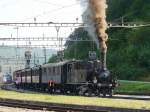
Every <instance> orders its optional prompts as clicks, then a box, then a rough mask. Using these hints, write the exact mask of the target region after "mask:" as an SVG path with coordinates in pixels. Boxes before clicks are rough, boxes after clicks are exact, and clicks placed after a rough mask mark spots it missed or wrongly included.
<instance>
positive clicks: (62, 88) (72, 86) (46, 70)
mask: <svg viewBox="0 0 150 112" xmlns="http://www.w3.org/2000/svg"><path fill="white" fill-rule="evenodd" d="M101 65H102V63H101V62H100V61H99V60H95V61H81V60H67V61H62V62H59V63H51V64H45V65H40V66H36V67H33V68H28V69H22V70H18V71H15V72H14V74H13V76H14V79H15V83H16V86H17V87H18V88H28V89H36V90H42V91H48V92H50V93H55V92H59V93H63V94H77V95H89V96H90V95H96V96H100V95H102V96H106V95H109V96H112V95H113V90H114V88H115V86H116V79H115V78H114V76H113V75H112V74H111V73H110V72H109V71H108V70H102V69H101Z"/></svg>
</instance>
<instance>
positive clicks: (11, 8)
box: [0, 0, 82, 45]
mask: <svg viewBox="0 0 150 112" xmlns="http://www.w3.org/2000/svg"><path fill="white" fill-rule="evenodd" d="M0 14H1V16H0V23H3V22H34V18H36V22H76V18H78V19H79V20H78V22H82V17H81V15H82V7H81V6H80V3H79V2H77V0H0ZM73 30H74V29H73V28H60V31H59V36H61V37H68V36H69V34H70V33H71V32H72V31H73ZM56 35H57V32H56V28H29V27H28V28H21V27H19V29H18V37H19V38H21V37H43V36H45V37H56ZM9 37H17V29H16V28H15V27H6V26H0V38H9ZM2 44H4V45H16V44H17V42H7V41H5V42H4V41H0V45H2ZM25 44H28V42H18V45H25ZM31 44H32V45H36V44H37V45H39V44H41V45H45V44H49V45H53V44H54V45H55V44H58V43H57V42H31Z"/></svg>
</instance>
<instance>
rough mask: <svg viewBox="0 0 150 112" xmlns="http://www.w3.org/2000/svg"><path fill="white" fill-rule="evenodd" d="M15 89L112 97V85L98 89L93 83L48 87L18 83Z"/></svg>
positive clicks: (47, 85) (43, 84)
mask: <svg viewBox="0 0 150 112" xmlns="http://www.w3.org/2000/svg"><path fill="white" fill-rule="evenodd" d="M16 87H17V88H18V89H19V88H22V89H27V90H34V91H38V92H47V93H50V94H64V95H79V96H112V95H113V87H112V85H109V84H105V85H101V86H100V87H99V86H98V85H96V84H93V83H80V84H55V85H49V84H47V83H42V84H39V83H32V84H31V83H20V84H18V85H16Z"/></svg>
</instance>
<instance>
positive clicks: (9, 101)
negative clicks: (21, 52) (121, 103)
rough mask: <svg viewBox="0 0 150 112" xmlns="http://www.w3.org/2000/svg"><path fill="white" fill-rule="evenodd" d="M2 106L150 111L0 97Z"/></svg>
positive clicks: (86, 111)
mask: <svg viewBox="0 0 150 112" xmlns="http://www.w3.org/2000/svg"><path fill="white" fill-rule="evenodd" d="M0 105H1V106H8V107H17V108H27V109H34V110H48V111H56V112H150V110H144V109H128V108H114V107H100V106H87V105H72V104H56V103H46V102H36V101H25V100H13V99H4V98H0Z"/></svg>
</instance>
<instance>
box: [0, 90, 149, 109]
mask: <svg viewBox="0 0 150 112" xmlns="http://www.w3.org/2000/svg"><path fill="white" fill-rule="evenodd" d="M0 98H9V99H19V100H29V101H30V100H32V101H42V102H51V103H63V104H78V105H94V106H105V107H120V108H132V109H150V101H143V100H129V99H110V98H97V97H80V96H63V95H47V94H41V93H34V94H32V93H19V92H14V91H6V90H0Z"/></svg>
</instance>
